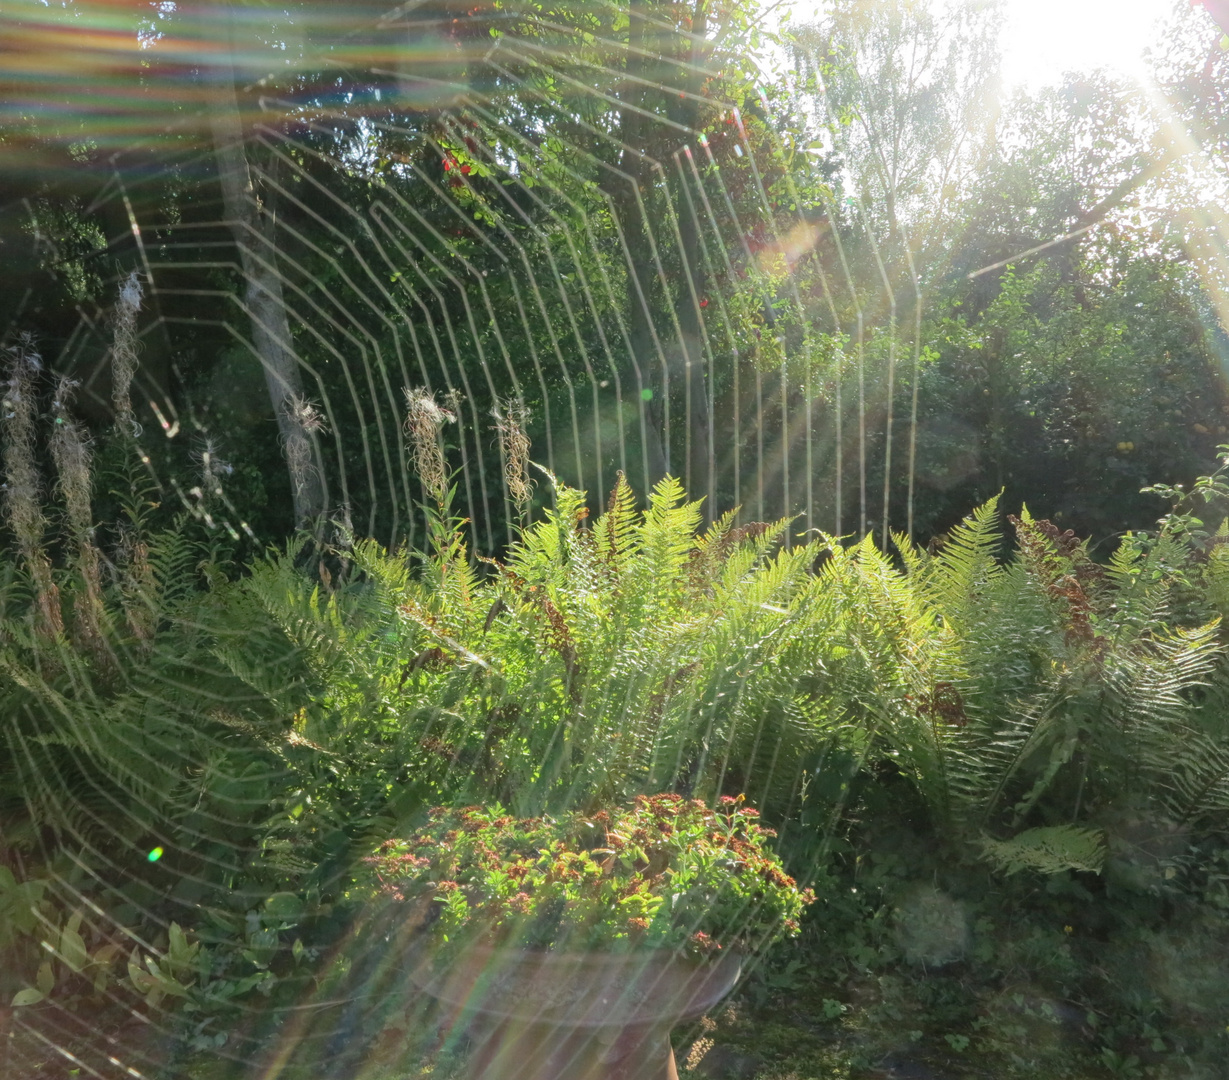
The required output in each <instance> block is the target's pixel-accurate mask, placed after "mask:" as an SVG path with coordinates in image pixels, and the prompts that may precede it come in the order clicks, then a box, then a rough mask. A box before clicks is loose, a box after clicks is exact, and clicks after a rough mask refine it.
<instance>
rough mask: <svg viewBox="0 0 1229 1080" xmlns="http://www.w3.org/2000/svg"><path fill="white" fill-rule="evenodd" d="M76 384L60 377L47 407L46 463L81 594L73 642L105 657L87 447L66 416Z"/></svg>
mask: <svg viewBox="0 0 1229 1080" xmlns="http://www.w3.org/2000/svg"><path fill="white" fill-rule="evenodd" d="M76 386H77V384H76V383H75V382H74V381H73V380H71V379H69V378H67V377H61V379H60V381H59V383H58V385H57V386H56V392H55V400H54V401H53V402H52V409H53V425H52V429H51V439H50V440H49V442H50V449H51V459H52V461H53V462H54V463H55V468H56V474H57V475H58V477H59V484H58V486H59V489H60V494H61V496H62V497H63V499H64V508H65V511H66V519H67V524H68V531H69V534H70V536H71V537H72V542H73V546H74V547H75V549H76V562H77V572H78V574H79V575H80V577H81V590H80V592H78V593H77V595H76V597H75V598H74V601H73V614H74V616H75V625H74V631H75V636H76V638H77V640H78V643H79V644H81V645H83V646H85V647H86V648H88V649H89V650H90V651H91V652H93V653H94V654H95V655H97V656H99V657H100V658H101V657H104V656H105V655H106V643H105V639H104V637H103V624H104V618H105V613H104V609H103V602H102V579H101V574H100V572H99V566H100V558H99V552H98V547H97V545H96V544H95V543H94V517H93V512H92V510H91V508H90V445H89V436H88V435H87V433H86V431H85V428H84V427H82V425H81V424H80V423H79V422H78V421H77V420H76V419H75V418H74V417H73V415H72V414H71V413H70V412H69V411H68V404H69V401H70V400H71V398H72V394H73V391H74V390H75V389H76Z"/></svg>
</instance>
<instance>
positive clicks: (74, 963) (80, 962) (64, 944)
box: [60, 920, 89, 972]
mask: <svg viewBox="0 0 1229 1080" xmlns="http://www.w3.org/2000/svg"><path fill="white" fill-rule="evenodd" d="M78 923H80V920H78ZM88 957H89V953H88V952H86V948H85V941H84V939H83V938H82V937H81V935H80V934H79V933H77V931H76V930H72V929H69V927H67V926H66V927H65V928H64V929H63V930H62V931H61V932H60V959H61V960H63V961H64V963H65V964H67V965H68V966H69V967H70V968H72V970H73V971H78V972H79V971H80V970H81V969H82V968H83V967H85V963H86V960H87V959H88Z"/></svg>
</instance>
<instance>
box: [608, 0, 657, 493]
mask: <svg viewBox="0 0 1229 1080" xmlns="http://www.w3.org/2000/svg"><path fill="white" fill-rule="evenodd" d="M649 6H650V5H649V3H648V0H632V2H631V5H630V7H629V9H628V32H627V44H628V49H627V67H626V75H627V78H626V80H625V83H624V86H623V91H622V93H621V94H620V97H621V98H622V99H623V101H624V103H625V105H626V106H627V107H625V108H624V109H623V110H622V115H621V116H620V118H619V119H620V122H619V140H620V142H622V144H623V150H622V156H621V161H620V163H619V167H620V171H621V172H622V173H623V174H624V175H623V176H616V177H614V178H613V179H612V181H611V188H612V190H611V196H612V198H613V200H614V206H615V213H616V215H617V216H618V219H619V225H620V227H621V228H622V231H623V238H624V242H625V243H626V245H627V258H628V281H627V324H628V335H629V337H630V339H631V341H630V345H631V351H632V360H633V361H634V363H635V364H636V366H637V368H638V373H639V377H640V382H641V384H642V386H641V389H642V390H643V392H644V394H645V395H646V397H647V402H646V400H645V399H643V398H642V400H641V401H639V402H638V403H637V404H638V405H639V407H640V409H641V410H642V412H641V415H642V418H643V419H642V425H641V426H642V432H643V437H644V462H645V468H646V469H647V470H648V475H647V476H646V477H645V485H646V487H651V486H652V485H653V484H655V483H656V482H657V481H658V480H660V479H661V478H662V476H664V475H665V474H666V473H667V472H669V471H670V445H669V434H670V425H669V408H670V403H669V399H668V395H669V380H668V375H667V372H666V370H665V368H666V362H665V356H664V353H663V352H662V349H661V343H660V341H659V340H658V337H657V331H656V327H655V326H654V324H653V310H652V290H653V277H654V269H653V254H652V248H651V246H650V244H649V240H648V236H647V234H646V232H645V230H646V229H648V228H649V227H650V225H649V222H647V221H646V220H644V218H645V214H644V212H643V210H642V208H643V209H647V206H646V202H645V200H647V199H648V198H649V197H650V191H649V180H650V166H649V164H648V162H646V161H645V160H644V158H643V156H642V154H643V152H644V150H645V142H646V138H645V136H646V130H645V128H646V125H645V118H644V117H643V116H642V115H641V114H640V113H639V112H638V111H637V110H638V109H648V108H649V107H650V103H649V102H648V100H647V98H648V94H647V93H646V92H645V88H644V85H643V83H642V82H641V80H643V79H646V78H647V77H648V75H649V74H650V72H649V65H648V63H647V61H646V58H645V56H644V50H645V49H646V46H647V45H648V44H650V42H649V40H648V35H647V34H646V33H645V30H646V28H647V26H648V15H649ZM638 195H639V196H640V197H639V198H637V196H638ZM646 494H647V492H646Z"/></svg>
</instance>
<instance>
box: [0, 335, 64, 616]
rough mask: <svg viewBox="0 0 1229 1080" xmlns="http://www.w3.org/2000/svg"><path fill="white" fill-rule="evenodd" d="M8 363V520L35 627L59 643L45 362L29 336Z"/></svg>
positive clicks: (13, 349) (14, 348) (5, 434)
mask: <svg viewBox="0 0 1229 1080" xmlns="http://www.w3.org/2000/svg"><path fill="white" fill-rule="evenodd" d="M8 361H9V371H8V383H7V385H6V387H5V394H4V402H3V408H4V426H3V438H4V467H5V490H4V511H5V519H6V521H7V523H8V526H9V528H10V529H11V530H12V531H13V535H14V536H15V538H16V540H17V550H18V552H19V554H20V555H21V558H22V562H23V564H24V566H25V568H26V573H28V574H29V576H30V580H31V582H32V584H33V587H34V599H35V608H34V615H35V627H36V629H37V631H38V633H39V635H40V636H42V637H43V638H45V639H48V640H55V639H57V638H58V637H59V636H60V635H61V634H62V633H63V632H64V620H63V616H62V614H61V611H60V591H59V589H58V587H57V586H56V584H55V581H54V580H53V578H52V573H51V559H50V558H49V557H48V555H47V551H46V548H45V546H44V543H45V536H46V532H47V519H46V517H45V516H44V514H43V503H42V498H43V484H42V479H41V477H40V475H39V470H38V466H37V464H36V462H35V445H36V426H37V425H36V420H37V416H38V400H37V395H38V389H37V379H38V375H39V373H40V372H41V371H42V369H43V362H42V358H41V357H40V356H39V355H38V352H37V351H36V350H35V348H34V344H33V341H32V340H31V339H30V338H28V337H27V338H23V339H21V340H20V341H19V342H18V343H17V344H16V345H15V346H12V347H11V348H9V350H8Z"/></svg>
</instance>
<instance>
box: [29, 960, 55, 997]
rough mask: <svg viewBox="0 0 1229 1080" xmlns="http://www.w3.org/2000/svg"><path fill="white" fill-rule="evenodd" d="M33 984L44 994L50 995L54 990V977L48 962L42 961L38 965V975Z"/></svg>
mask: <svg viewBox="0 0 1229 1080" xmlns="http://www.w3.org/2000/svg"><path fill="white" fill-rule="evenodd" d="M34 984H35V986H37V987H38V988H39V989H40V990H41V991H42V992H43V993H44V994H50V993H51V991H52V990H54V989H55V975H54V974H53V973H52V971H51V961H50V960H44V961H43V962H42V963H41V964H39V965H38V975H37V976H35V979H34Z"/></svg>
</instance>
